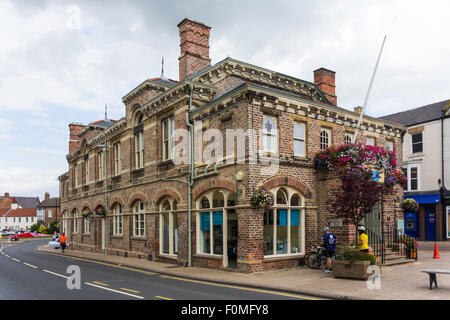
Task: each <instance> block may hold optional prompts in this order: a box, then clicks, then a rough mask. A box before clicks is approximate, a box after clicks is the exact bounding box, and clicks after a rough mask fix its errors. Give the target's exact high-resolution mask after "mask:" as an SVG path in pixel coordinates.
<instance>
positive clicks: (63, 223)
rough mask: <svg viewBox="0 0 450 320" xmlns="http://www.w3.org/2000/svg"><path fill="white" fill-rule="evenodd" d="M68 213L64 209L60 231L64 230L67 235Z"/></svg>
mask: <svg viewBox="0 0 450 320" xmlns="http://www.w3.org/2000/svg"><path fill="white" fill-rule="evenodd" d="M68 216H69V215H68V213H67V211H64V213H63V219H62V226H61V227H62V232H64V233H65V234H66V235H67V219H68ZM31 222H33V218H31Z"/></svg>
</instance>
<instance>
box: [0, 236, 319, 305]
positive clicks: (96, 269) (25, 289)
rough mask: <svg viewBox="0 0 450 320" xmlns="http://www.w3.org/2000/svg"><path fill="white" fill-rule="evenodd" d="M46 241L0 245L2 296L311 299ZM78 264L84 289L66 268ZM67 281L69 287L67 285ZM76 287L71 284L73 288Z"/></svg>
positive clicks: (43, 298) (18, 297)
mask: <svg viewBox="0 0 450 320" xmlns="http://www.w3.org/2000/svg"><path fill="white" fill-rule="evenodd" d="M47 242H48V239H45V240H32V241H27V242H17V243H3V244H0V269H1V272H0V284H1V285H0V300H16V299H20V300H36V299H37V300H78V299H83V300H85V299H89V300H124V299H129V300H143V299H146V300H299V299H300V300H311V299H314V298H313V297H307V296H301V295H297V294H292V293H283V292H275V291H269V290H263V289H261V290H259V289H255V288H246V287H236V286H227V285H222V284H215V283H210V282H205V281H195V280H190V279H183V278H179V277H173V276H166V275H162V274H158V273H154V272H146V271H141V270H135V269H131V268H125V267H121V266H112V265H106V264H102V263H99V262H93V261H87V260H82V259H78V258H72V257H63V256H57V255H52V254H45V253H40V252H36V251H35V249H36V248H37V247H38V246H39V245H42V244H45V243H47ZM70 266H75V267H72V268H75V269H77V267H78V268H79V271H80V272H79V273H78V274H79V275H80V277H79V279H80V281H79V284H80V289H77V288H73V287H74V286H76V284H77V281H76V279H74V275H76V274H77V273H75V274H74V273H73V271H72V272H68V268H69V267H70ZM68 283H69V286H68ZM70 287H72V289H70Z"/></svg>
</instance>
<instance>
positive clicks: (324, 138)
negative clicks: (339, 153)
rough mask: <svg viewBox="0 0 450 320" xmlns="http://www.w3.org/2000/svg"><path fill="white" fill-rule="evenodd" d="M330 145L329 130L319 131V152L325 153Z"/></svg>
mask: <svg viewBox="0 0 450 320" xmlns="http://www.w3.org/2000/svg"><path fill="white" fill-rule="evenodd" d="M330 145H331V130H330V129H325V128H322V129H320V151H325V149H326V148H328V147H330Z"/></svg>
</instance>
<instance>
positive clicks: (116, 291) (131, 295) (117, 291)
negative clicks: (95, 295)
mask: <svg viewBox="0 0 450 320" xmlns="http://www.w3.org/2000/svg"><path fill="white" fill-rule="evenodd" d="M85 284H87V285H89V286H93V287H96V288H100V289H103V290H108V291H112V292H115V293H121V294H124V295H127V296H130V297H134V298H138V299H144V297H141V296H137V295H135V294H131V293H126V292H122V291H119V290H114V289H111V288H106V287H102V286H98V285H95V284H92V283H89V282H85Z"/></svg>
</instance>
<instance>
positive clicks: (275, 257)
mask: <svg viewBox="0 0 450 320" xmlns="http://www.w3.org/2000/svg"><path fill="white" fill-rule="evenodd" d="M304 256H305V254H304V253H291V254H289V253H285V254H277V255H271V256H264V261H278V260H291V259H292V260H294V259H298V258H303V257H304Z"/></svg>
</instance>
